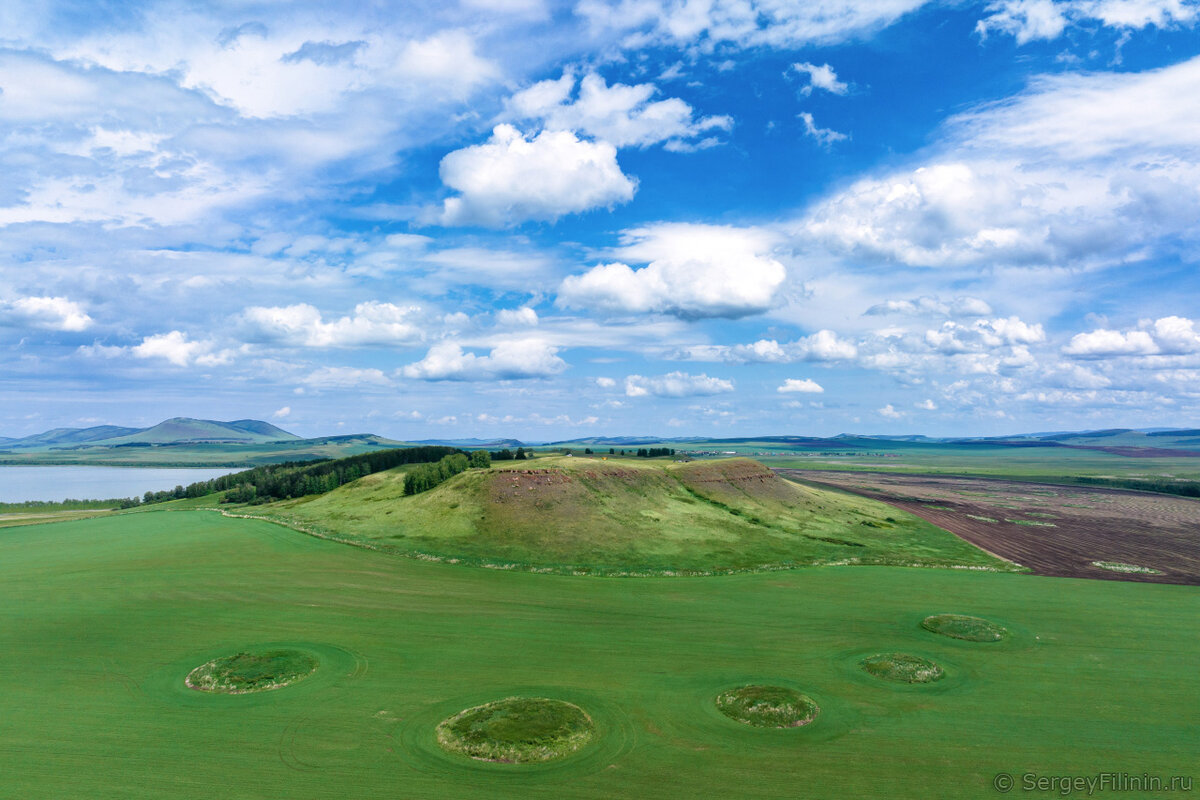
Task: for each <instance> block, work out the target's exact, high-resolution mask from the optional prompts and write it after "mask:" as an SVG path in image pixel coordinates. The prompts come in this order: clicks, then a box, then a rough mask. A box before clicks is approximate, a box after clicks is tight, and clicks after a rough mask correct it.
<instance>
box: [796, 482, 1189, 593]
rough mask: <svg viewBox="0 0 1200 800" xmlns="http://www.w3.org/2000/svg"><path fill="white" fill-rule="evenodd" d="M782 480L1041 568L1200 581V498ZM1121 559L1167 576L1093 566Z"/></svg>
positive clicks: (1026, 486) (1075, 574)
mask: <svg viewBox="0 0 1200 800" xmlns="http://www.w3.org/2000/svg"><path fill="white" fill-rule="evenodd" d="M778 472H779V473H780V474H781V475H783V476H784V477H787V478H791V479H793V480H798V481H800V482H804V483H812V484H814V485H817V486H821V487H826V488H833V489H841V490H843V491H847V492H851V493H853V494H858V495H862V496H864V497H870V498H873V499H876V500H882V501H883V502H885V503H888V504H890V505H893V506H896V507H897V508H900V509H903V510H905V511H908V512H910V513H912V514H916V515H917V516H919V517H921V518H923V519H925V520H928V521H929V522H932V523H933V524H934V525H937V526H939V527H941V528H944V529H946V530H948V531H950V532H951V533H953V534H955V535H956V536H959V537H960V538H962V539H965V540H966V541H968V542H970V543H971V544H973V545H975V546H976V547H980V548H982V549H984V550H986V551H988V552H989V553H992V554H994V555H997V556H1000V557H1001V558H1006V559H1008V560H1010V561H1015V562H1016V563H1018V564H1020V565H1022V566H1025V567H1028V568H1029V569H1030V570H1032V571H1033V572H1034V573H1036V574H1038V575H1054V576H1063V577H1071V578H1099V579H1102V580H1115V581H1142V582H1147V583H1175V584H1189V585H1200V501H1197V500H1192V499H1188V498H1184V497H1171V496H1169V495H1159V494H1152V493H1149V492H1136V491H1128V490H1123V489H1098V488H1090V487H1078V486H1058V485H1053V484H1040V483H1023V482H1019V481H1006V480H997V479H993V478H959V477H947V476H944V475H899V474H892V473H879V472H832V471H819V470H789V469H782V470H778ZM1093 561H1116V562H1122V563H1126V564H1136V565H1138V566H1141V567H1150V568H1152V569H1156V570H1159V571H1160V572H1162V573H1163V574H1161V575H1146V574H1137V573H1120V572H1112V571H1110V570H1106V569H1101V568H1099V567H1095V566H1092V562H1093Z"/></svg>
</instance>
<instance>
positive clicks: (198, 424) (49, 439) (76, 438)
mask: <svg viewBox="0 0 1200 800" xmlns="http://www.w3.org/2000/svg"><path fill="white" fill-rule="evenodd" d="M298 439H300V437H299V436H297V435H296V434H294V433H288V432H287V431H285V430H283V429H282V428H277V427H275V426H274V425H272V424H271V423H269V422H262V421H261V420H256V419H239V420H234V421H233V422H217V421H215V420H211V419H189V418H187V417H175V418H173V419H168V420H165V421H163V422H160V423H158V424H157V425H154V426H152V427H150V428H122V427H119V426H117V425H97V426H95V427H92V428H55V429H53V430H49V431H46V432H45V433H39V434H36V435H34V436H26V437H24V438H22V439H12V438H4V439H0V448H2V449H4V450H33V449H65V448H70V447H76V446H80V445H83V446H89V447H138V446H143V447H149V446H153V445H156V444H159V445H161V444H181V443H194V444H264V443H266V442H285V441H296V440H298Z"/></svg>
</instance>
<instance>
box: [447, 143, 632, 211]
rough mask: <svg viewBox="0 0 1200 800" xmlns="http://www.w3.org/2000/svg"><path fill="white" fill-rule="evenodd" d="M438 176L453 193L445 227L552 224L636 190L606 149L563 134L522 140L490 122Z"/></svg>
mask: <svg viewBox="0 0 1200 800" xmlns="http://www.w3.org/2000/svg"><path fill="white" fill-rule="evenodd" d="M441 177H442V182H443V183H445V184H446V185H447V186H449V187H450V188H451V189H454V190H455V191H457V192H459V195H458V196H456V197H450V198H447V199H446V200H445V203H444V206H443V210H442V214H441V222H442V224H445V225H471V224H477V225H484V226H488V227H503V226H506V225H515V224H518V223H520V222H524V221H526V220H548V221H554V220H557V219H558V218H559V217H561V216H563V215H565V214H575V213H579V212H582V211H588V210H590V209H594V208H605V207H608V208H611V207H612V206H614V205H617V204H619V203H627V202H629V201H630V200H632V199H633V195H634V192H635V191H636V189H637V184H636V182H635V181H634V180H632V179H630V178H628V177H626V176H625V174H624V173H622V172H621V168H620V166H619V165H618V164H617V151H616V148H614V147H613V146H612V145H611V144H608V143H607V142H587V141H581V140H580V139H579V138H577V137H576V136H575V134H574V133H572V132H570V131H542V132H541V133H539V134H538V135H537V136H536V137H534V138H533V139H526V138H525V136H524V134H522V133H521V132H520V131H519V130H517V129H516V128H514V127H513V126H511V125H497V126H496V127H495V128H494V129H493V131H492V137H491V139H489V140H488V141H487V142H485V143H483V144H478V145H472V146H470V147H465V148H463V149H461V150H455V151H454V152H452V153H449V154H448V155H447V156H446V157H445V158H443V159H442V163H441Z"/></svg>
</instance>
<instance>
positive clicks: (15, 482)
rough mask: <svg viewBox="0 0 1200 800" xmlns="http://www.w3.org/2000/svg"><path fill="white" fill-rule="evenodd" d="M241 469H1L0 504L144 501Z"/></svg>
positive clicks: (78, 467)
mask: <svg viewBox="0 0 1200 800" xmlns="http://www.w3.org/2000/svg"><path fill="white" fill-rule="evenodd" d="M240 471H241V470H240V469H230V468H228V467H224V468H212V469H194V468H192V469H181V468H164V467H84V466H46V467H24V466H0V503H20V502H23V501H25V500H64V499H66V498H71V499H73V500H108V499H110V498H113V497H141V496H142V495H143V494H145V493H146V492H147V491H154V492H159V491H162V490H164V489H174V488H175V487H176V486H179V485H183V486H187V485H188V484H189V483H196V482H197V481H207V480H210V479H212V478H216V477H218V476H220V475H228V474H229V473H231V472H240Z"/></svg>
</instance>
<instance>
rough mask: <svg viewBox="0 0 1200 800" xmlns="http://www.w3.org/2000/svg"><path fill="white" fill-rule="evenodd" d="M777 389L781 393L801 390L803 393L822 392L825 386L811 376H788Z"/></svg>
mask: <svg viewBox="0 0 1200 800" xmlns="http://www.w3.org/2000/svg"><path fill="white" fill-rule="evenodd" d="M775 391H777V392H780V393H781V394H791V393H793V392H799V393H802V394H821V393H822V392H824V391H825V388H824V387H823V386H821V384H819V383H817V382H816V381H814V380H812V379H810V378H786V379H785V380H784V381H783V385H782V386H780V387H779V388H778V389H776V390H775Z"/></svg>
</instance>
